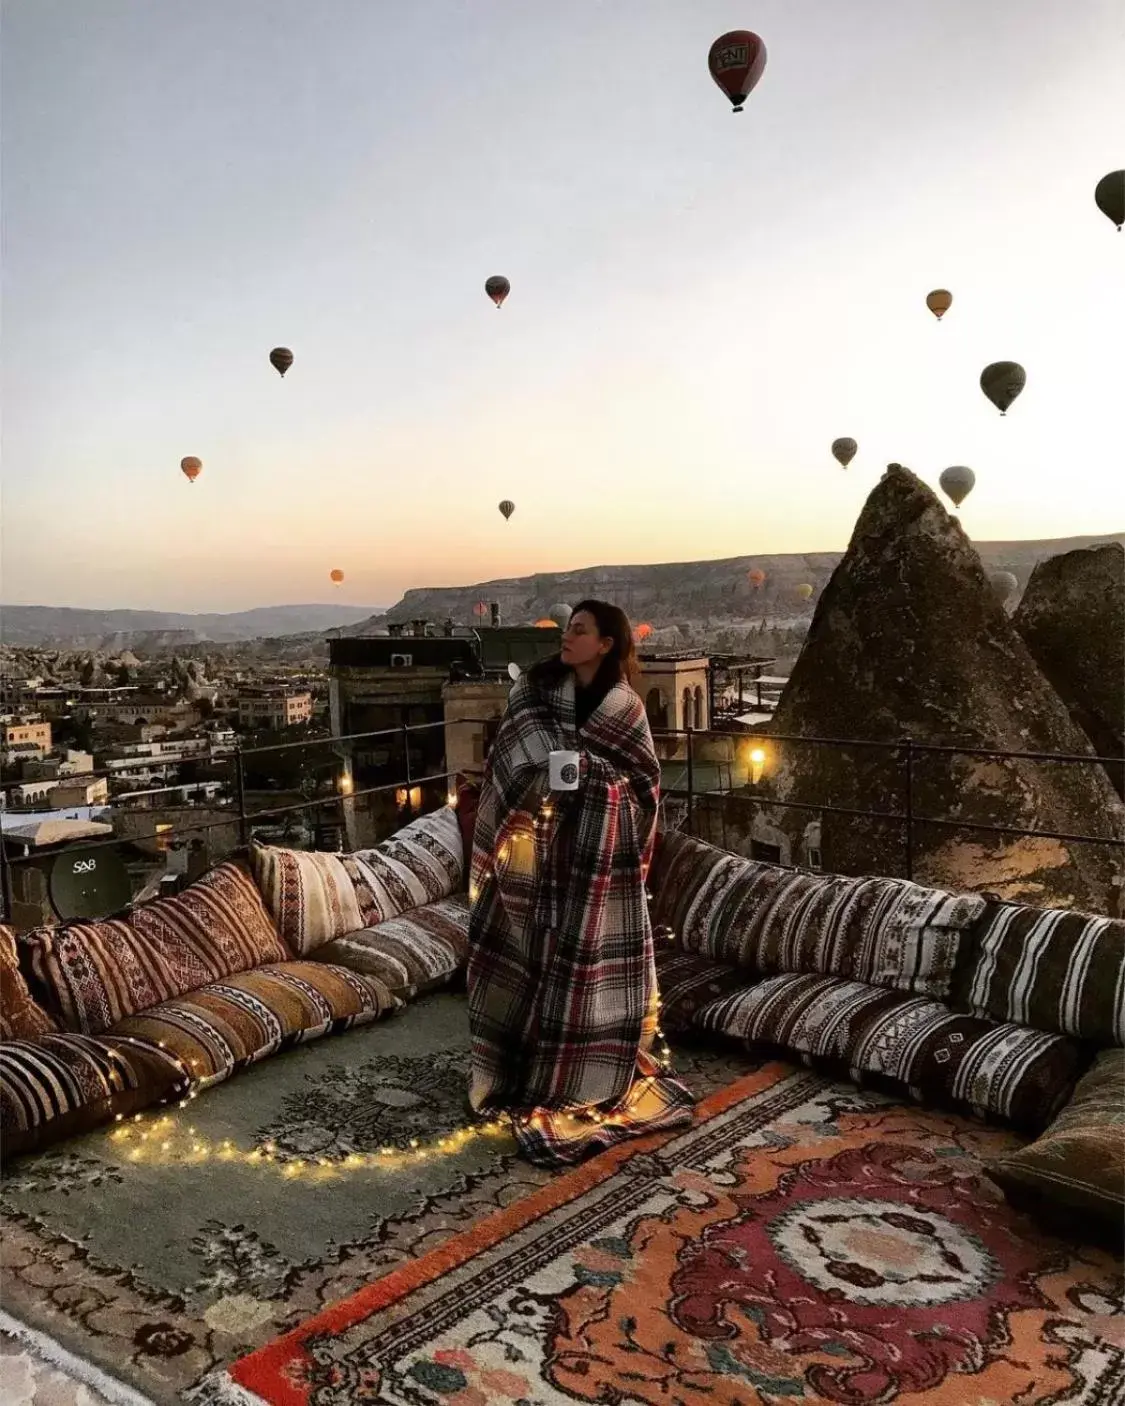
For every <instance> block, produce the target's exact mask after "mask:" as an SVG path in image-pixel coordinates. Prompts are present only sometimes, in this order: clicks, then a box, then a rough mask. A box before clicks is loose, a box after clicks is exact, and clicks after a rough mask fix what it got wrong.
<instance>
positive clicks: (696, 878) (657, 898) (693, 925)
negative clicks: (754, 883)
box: [648, 830, 750, 956]
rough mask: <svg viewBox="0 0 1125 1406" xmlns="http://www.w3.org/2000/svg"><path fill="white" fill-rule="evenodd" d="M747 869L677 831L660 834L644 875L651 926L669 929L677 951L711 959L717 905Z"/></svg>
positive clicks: (744, 864)
mask: <svg viewBox="0 0 1125 1406" xmlns="http://www.w3.org/2000/svg"><path fill="white" fill-rule="evenodd" d="M749 864H750V860H748V859H742V858H740V857H739V856H738V855H736V854H728V853H727V851H726V850H722V849H717V848H716V847H715V846H714V845H709V844H705V843H704V841H703V840H697V839H695V838H693V837H692V836H691V835H684V834H682V833H681V832H680V831H678V830H669V831H666V832H663V833H662V834H661V836H660V841H659V843H658V844H657V846H656V849H655V852H654V854H653V860H652V867H651V868H650V870H649V874H648V889H649V892H650V893H651V894H652V906H651V914H652V922H653V926H654V927H665V928H668V929H670V931H671V932H673V933H674V934H675V939H676V945H677V947H679V948H680V950H681V951H684V952H699V953H703V954H704V955H708V956H714V955H715V953H714V951H713V943H712V940H711V930H712V926H713V918H714V911H715V907H716V903H717V902H718V900H719V899H721V897H722V895H723V894H724V893H725V892H726V889H727V888H728V887H729V885H730V884H731V883H732V882H733V880H734V879H735V878H736V877H737V876H738V875H739V874H740V873H741V872H742V871H743V870H744V869H745V868H746V867H747V866H748V865H749Z"/></svg>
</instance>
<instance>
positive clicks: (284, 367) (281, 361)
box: [270, 347, 293, 376]
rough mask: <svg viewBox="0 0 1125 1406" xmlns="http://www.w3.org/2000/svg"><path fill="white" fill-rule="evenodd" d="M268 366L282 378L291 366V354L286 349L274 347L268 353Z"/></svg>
mask: <svg viewBox="0 0 1125 1406" xmlns="http://www.w3.org/2000/svg"><path fill="white" fill-rule="evenodd" d="M270 365H271V366H272V367H273V369H274V370H275V371H276V372H277V374H278V375H279V376H284V375H285V373H286V371H288V370H289V368H290V367H291V366H292V365H293V353H292V352H291V351H290V350H289V348H288V347H274V349H273V351H271V352H270Z"/></svg>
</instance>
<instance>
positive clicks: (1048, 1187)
mask: <svg viewBox="0 0 1125 1406" xmlns="http://www.w3.org/2000/svg"><path fill="white" fill-rule="evenodd" d="M985 1171H987V1172H988V1174H989V1176H991V1177H992V1178H993V1180H994V1181H996V1182H997V1183H998V1184H999V1185H1000V1186H1002V1187H1003V1188H1004V1190H1005V1192H1007V1193H1008V1195H1009V1196H1010V1197H1011V1199H1012V1200H1013V1201H1015V1202H1017V1203H1018V1204H1025V1205H1028V1206H1029V1207H1030V1208H1031V1209H1033V1210H1035V1211H1038V1212H1040V1213H1041V1214H1042V1213H1043V1212H1044V1211H1048V1210H1051V1211H1053V1210H1055V1209H1056V1208H1063V1209H1065V1210H1069V1211H1073V1212H1075V1213H1076V1214H1075V1215H1074V1216H1073V1217H1067V1229H1073V1228H1080V1227H1081V1224H1082V1220H1083V1218H1084V1217H1085V1216H1093V1217H1094V1218H1095V1219H1096V1220H1097V1221H1098V1222H1099V1223H1100V1224H1101V1225H1103V1226H1104V1227H1105V1228H1106V1229H1107V1230H1108V1231H1109V1232H1110V1233H1111V1235H1112V1236H1113V1238H1114V1241H1115V1243H1116V1245H1117V1246H1118V1247H1119V1246H1120V1244H1121V1240H1122V1237H1123V1236H1125V1050H1120V1049H1114V1050H1103V1051H1102V1053H1101V1054H1100V1055H1099V1056H1098V1058H1097V1060H1096V1061H1095V1062H1094V1066H1093V1068H1092V1069H1091V1070H1090V1071H1089V1072H1088V1073H1087V1074H1086V1075H1085V1076H1084V1077H1083V1078H1082V1079H1081V1080H1080V1081H1079V1084H1078V1087H1077V1088H1076V1089H1075V1091H1074V1097H1073V1098H1072V1099H1071V1100H1070V1102H1069V1103H1068V1104H1067V1105H1066V1107H1065V1108H1064V1109H1063V1110H1062V1112H1061V1113H1060V1114H1059V1116H1058V1117H1057V1118H1056V1119H1055V1121H1054V1122H1053V1123H1052V1124H1051V1126H1050V1127H1049V1128H1048V1129H1047V1131H1046V1132H1045V1133H1043V1135H1042V1136H1041V1137H1040V1138H1038V1139H1037V1140H1036V1141H1035V1142H1033V1143H1031V1144H1030V1145H1029V1146H1027V1147H1021V1148H1020V1149H1019V1150H1018V1151H1017V1152H1010V1153H1008V1154H1007V1156H1004V1157H1001V1158H999V1159H998V1160H997V1161H995V1162H992V1163H991V1164H989V1165H988V1166H986V1168H985Z"/></svg>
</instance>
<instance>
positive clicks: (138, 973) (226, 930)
mask: <svg viewBox="0 0 1125 1406" xmlns="http://www.w3.org/2000/svg"><path fill="white" fill-rule="evenodd" d="M20 942H21V943H22V944H25V945H26V949H27V952H28V958H29V962H30V966H31V970H32V972H33V973H34V975H35V979H36V981H37V982H38V983H39V985H40V987H41V988H42V989H43V991H44V992H45V993H46V995H47V999H48V1000H49V1002H50V1004H51V1006H52V1008H53V1009H54V1010H55V1011H57V1012H58V1014H59V1017H60V1020H61V1022H62V1024H63V1025H64V1026H65V1027H66V1029H68V1030H74V1031H80V1032H81V1033H83V1034H85V1035H98V1034H100V1033H101V1032H102V1031H103V1030H108V1029H110V1028H111V1027H112V1026H114V1025H116V1024H117V1022H118V1021H119V1020H121V1019H123V1018H124V1017H125V1016H127V1015H132V1014H133V1013H134V1012H135V1011H143V1010H146V1009H147V1008H148V1007H149V1006H155V1005H158V1004H159V1003H160V1002H161V1001H167V1000H169V999H171V998H172V997H173V996H180V995H182V994H183V993H184V992H186V991H195V990H197V989H198V988H199V987H201V986H206V985H207V983H208V982H210V981H216V980H218V979H219V978H221V977H224V976H229V975H231V974H232V973H233V972H240V971H246V970H248V969H249V968H251V967H258V966H263V965H265V964H266V963H268V962H284V961H286V960H287V959H288V957H289V953H288V952H287V951H286V949H285V945H284V944H283V943H282V941H281V938H280V937H279V936H278V932H277V929H276V928H275V927H274V925H273V920H272V919H271V918H270V915H269V913H268V912H267V911H266V907H265V904H264V903H263V902H262V896H261V894H260V893H259V892H258V890H257V888H256V887H255V885H254V880H253V879H252V878H251V877H250V875H249V873H248V872H247V871H246V869H244V868H243V867H242V865H241V864H236V863H227V864H220V865H219V866H218V868H216V869H212V870H211V872H210V873H209V874H205V875H204V876H203V878H201V879H199V880H197V881H196V882H195V883H194V884H189V885H188V887H187V888H186V889H184V890H183V892H182V893H178V894H176V895H175V896H174V897H172V898H158V899H156V900H154V901H153V902H152V903H145V904H142V905H141V906H140V907H138V908H135V909H133V911H132V912H130V913H129V914H128V915H127V916H126V917H124V918H110V919H106V920H105V921H104V922H100V923H69V924H67V926H65V927H61V928H39V929H37V930H36V931H35V932H32V933H28V934H27V935H26V936H24V937H21V938H20Z"/></svg>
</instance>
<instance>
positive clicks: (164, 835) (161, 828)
mask: <svg viewBox="0 0 1125 1406" xmlns="http://www.w3.org/2000/svg"><path fill="white" fill-rule="evenodd" d="M156 848H157V849H158V850H159V851H160V853H161V854H167V853H168V851H169V850H170V849H171V848H172V826H171V825H157V827H156Z"/></svg>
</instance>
